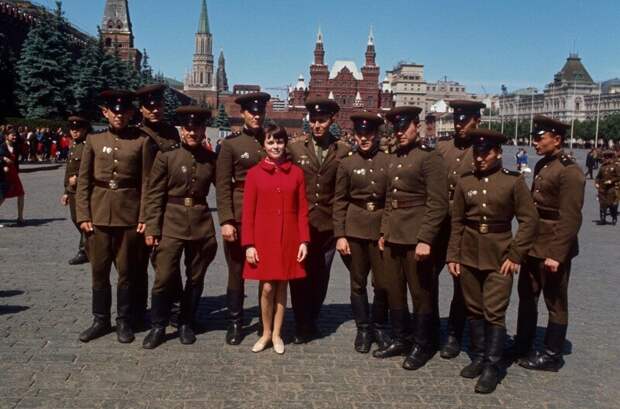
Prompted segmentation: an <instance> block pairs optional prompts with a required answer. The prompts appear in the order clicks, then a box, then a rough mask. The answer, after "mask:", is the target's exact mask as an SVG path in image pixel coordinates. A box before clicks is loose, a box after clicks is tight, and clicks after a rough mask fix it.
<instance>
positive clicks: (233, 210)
mask: <svg viewBox="0 0 620 409" xmlns="http://www.w3.org/2000/svg"><path fill="white" fill-rule="evenodd" d="M257 136H258V135H256V136H255V135H253V134H251V131H249V130H248V129H246V128H244V129H243V131H242V132H241V133H238V134H232V135H231V136H230V137H228V138H227V139H225V140H224V141H222V144H221V148H220V152H219V154H218V156H217V177H216V185H215V186H216V192H217V211H218V216H219V221H220V225H224V224H231V225H233V226H235V227H236V228H237V235H238V238H237V240H236V241H235V242H227V241H224V256H225V258H226V263H227V265H228V287H227V296H226V297H227V303H228V313H229V315H230V319H231V321H234V322H241V321H242V319H243V297H244V283H243V277H242V273H243V265H244V262H245V253H244V250H243V248H242V247H241V241H240V235H241V214H242V206H243V190H244V183H245V177H246V174H247V172H248V170H250V169H251V168H252V167H253V166H254V165H256V164H257V163H258V162H260V161H261V160H262V159H263V158H264V157H265V152H264V149H263V147H262V146H261V144H260V143H259V141H258V140H257V139H256V137H257Z"/></svg>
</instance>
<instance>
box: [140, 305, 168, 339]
mask: <svg viewBox="0 0 620 409" xmlns="http://www.w3.org/2000/svg"><path fill="white" fill-rule="evenodd" d="M169 312H170V299H169V298H168V296H167V295H166V294H153V295H152V296H151V324H152V327H151V330H150V331H149V333H148V334H146V337H145V338H144V341H143V342H142V348H144V349H155V348H157V347H158V346H160V345H161V344H163V343H164V341H165V340H166V326H167V325H168V315H169Z"/></svg>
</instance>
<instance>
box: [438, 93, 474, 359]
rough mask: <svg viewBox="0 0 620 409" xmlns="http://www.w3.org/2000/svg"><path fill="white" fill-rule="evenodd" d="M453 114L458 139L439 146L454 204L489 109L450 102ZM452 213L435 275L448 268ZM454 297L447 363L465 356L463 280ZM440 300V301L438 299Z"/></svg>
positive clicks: (471, 166) (441, 240) (445, 354)
mask: <svg viewBox="0 0 620 409" xmlns="http://www.w3.org/2000/svg"><path fill="white" fill-rule="evenodd" d="M450 107H451V108H452V110H453V118H454V135H453V137H452V139H449V140H443V141H440V142H438V143H437V151H438V152H439V153H440V154H441V156H443V158H444V160H445V163H446V166H447V168H448V199H449V200H450V204H452V198H453V197H454V190H455V189H456V183H457V182H458V180H459V178H460V176H461V175H463V174H465V173H467V172H471V171H473V170H474V157H473V154H472V148H471V140H470V138H469V136H467V132H469V131H471V130H473V129H476V128H477V127H478V124H479V123H480V110H481V109H484V108H485V105H484V104H483V103H481V102H476V101H462V100H455V101H450ZM450 212H451V211H449V212H448V217H447V218H446V220H444V223H443V225H442V227H441V232H440V234H439V236H438V239H437V243H436V246H435V247H436V249H437V251H436V252H435V255H434V258H435V271H436V273H437V274H439V273H440V272H441V270H442V269H443V267H444V266H445V264H446V252H447V249H448V241H449V239H450V217H449V215H450ZM452 282H453V293H452V301H451V303H450V315H449V317H448V339H447V340H446V343H445V344H444V345H443V347H442V348H441V351H440V356H441V357H442V358H444V359H452V358H455V357H457V356H458V355H459V353H460V352H461V347H462V345H461V343H462V339H463V330H464V329H465V312H466V311H465V301H464V300H463V291H462V290H461V280H460V278H459V277H454V276H452ZM435 299H436V300H438V297H435ZM434 308H435V317H436V321H435V325H436V326H438V321H437V320H438V318H439V306H438V305H437V301H435V306H434Z"/></svg>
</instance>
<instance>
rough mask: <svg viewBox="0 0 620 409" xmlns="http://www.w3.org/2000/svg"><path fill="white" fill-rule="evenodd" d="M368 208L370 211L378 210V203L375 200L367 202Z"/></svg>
mask: <svg viewBox="0 0 620 409" xmlns="http://www.w3.org/2000/svg"><path fill="white" fill-rule="evenodd" d="M366 210H368V211H369V212H374V211H375V210H377V204H376V203H374V202H366Z"/></svg>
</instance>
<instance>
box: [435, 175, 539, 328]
mask: <svg viewBox="0 0 620 409" xmlns="http://www.w3.org/2000/svg"><path fill="white" fill-rule="evenodd" d="M514 217H516V218H517V220H518V221H519V230H518V232H517V234H516V235H515V236H514V238H513V236H512V233H511V227H512V226H511V222H512V219H513V218H514ZM537 224H538V213H537V211H536V207H535V206H534V202H533V201H532V197H531V195H530V192H529V190H528V187H527V185H526V184H525V180H524V179H523V176H521V175H520V173H518V172H512V171H509V170H507V169H501V164H498V166H497V167H495V168H494V169H491V170H490V171H487V172H477V171H476V172H468V173H466V174H465V175H463V176H462V177H461V179H460V181H459V182H457V187H456V190H455V193H454V204H453V207H452V232H451V236H450V244H449V248H448V255H447V260H448V262H455V263H459V264H460V265H461V285H462V289H463V297H464V299H465V305H466V306H467V315H468V319H470V320H477V321H480V320H482V321H486V322H487V323H488V324H489V325H493V326H497V327H502V328H505V327H506V318H505V317H506V309H507V308H508V303H509V301H510V293H511V290H512V280H513V277H512V275H511V274H509V275H506V276H504V275H502V274H501V273H500V268H501V266H502V264H503V262H504V261H505V260H506V259H509V260H510V261H512V262H514V263H516V264H522V263H523V261H524V260H525V257H526V256H527V252H528V250H529V248H530V247H531V245H532V244H533V242H534V239H535V236H536V232H537V227H538V226H537ZM483 328H484V327H483Z"/></svg>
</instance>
